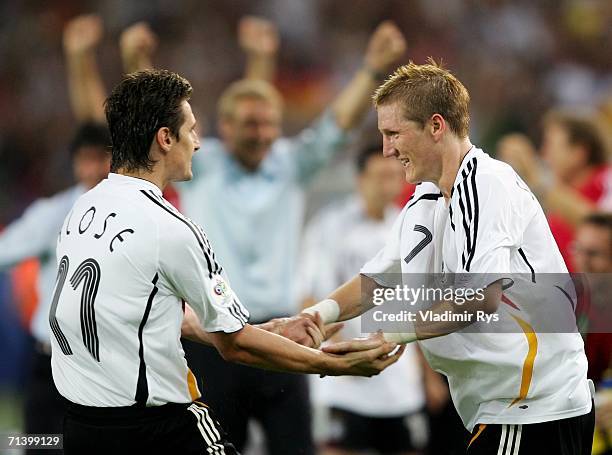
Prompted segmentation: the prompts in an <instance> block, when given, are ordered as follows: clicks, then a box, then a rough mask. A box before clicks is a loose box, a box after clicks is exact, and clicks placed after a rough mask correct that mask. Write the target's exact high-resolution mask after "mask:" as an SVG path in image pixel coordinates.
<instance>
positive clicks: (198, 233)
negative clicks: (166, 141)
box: [140, 190, 223, 278]
mask: <svg viewBox="0 0 612 455" xmlns="http://www.w3.org/2000/svg"><path fill="white" fill-rule="evenodd" d="M140 192H141V193H142V194H144V195H145V196H146V197H147V199H149V200H150V201H151V202H153V203H154V204H155V205H157V206H158V207H160V208H161V209H162V210H164V211H165V212H167V213H169V214H170V215H172V216H173V217H174V218H176V219H177V220H179V221H181V222H182V223H183V224H185V225H186V226H187V227H188V228H189V230H190V231H191V232H193V235H195V237H196V239H197V241H198V245H199V246H200V248H201V249H202V253H203V254H204V257H205V259H206V265H207V267H208V277H209V278H212V277H213V275H218V274H221V272H222V271H223V268H222V267H221V266H220V265H219V263H218V262H217V260H216V257H215V253H214V252H213V251H212V248H211V246H210V242H209V241H208V238H207V237H206V235H205V234H204V231H203V230H202V228H201V227H200V226H198V225H197V224H196V223H194V222H193V221H191V220H190V219H189V218H187V217H186V216H184V215H183V214H182V213H181V212H179V211H178V210H176V208H174V207H173V206H172V205H171V204H169V203H168V202H167V201H166V200H165V199H164V198H162V197H159V196H158V195H157V194H155V192H154V191H153V190H151V191H145V190H140Z"/></svg>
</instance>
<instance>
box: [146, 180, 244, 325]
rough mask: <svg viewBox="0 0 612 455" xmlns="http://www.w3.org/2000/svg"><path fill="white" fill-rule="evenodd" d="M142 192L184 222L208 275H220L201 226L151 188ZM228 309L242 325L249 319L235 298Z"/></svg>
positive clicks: (218, 265)
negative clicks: (195, 243) (195, 241)
mask: <svg viewBox="0 0 612 455" xmlns="http://www.w3.org/2000/svg"><path fill="white" fill-rule="evenodd" d="M140 192H141V193H142V194H144V195H145V196H146V197H147V199H149V200H150V201H151V202H153V203H154V204H155V205H157V206H158V207H160V208H161V209H163V210H164V211H166V212H167V213H169V214H170V215H172V216H173V217H175V218H176V219H177V220H179V221H181V222H182V223H184V224H185V225H186V226H187V227H188V228H189V229H190V230H191V232H193V234H194V235H195V237H196V239H197V241H198V245H199V246H200V248H201V249H202V253H204V258H205V259H206V265H207V267H208V277H209V278H210V279H212V277H213V276H214V275H221V273H223V267H221V265H220V264H219V263H218V262H217V258H216V256H215V253H214V251H213V250H212V246H211V245H210V241H209V240H208V237H206V234H205V233H204V230H203V229H202V227H201V226H199V225H198V224H196V223H194V222H193V221H192V220H190V219H189V218H187V217H186V216H184V215H183V214H182V213H181V212H179V211H178V210H177V209H176V208H175V207H174V206H173V205H172V204H170V203H168V201H166V200H165V199H164V198H163V197H161V196H159V195H158V194H156V193H155V192H154V191H153V190H150V191H145V190H140ZM229 311H230V313H231V314H232V316H234V317H235V318H236V319H237V320H238V321H240V323H241V324H242V325H244V324H246V323H247V322H248V320H249V314H248V313H247V312H246V310H245V309H244V308H243V307H242V305H240V304H239V303H238V302H237V301H236V299H233V300H232V303H231V304H230V306H229Z"/></svg>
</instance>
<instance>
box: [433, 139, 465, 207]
mask: <svg viewBox="0 0 612 455" xmlns="http://www.w3.org/2000/svg"><path fill="white" fill-rule="evenodd" d="M472 147H473V146H472V143H471V142H470V138H468V137H466V138H463V139H457V140H456V141H452V143H451V144H449V147H448V149H447V150H446V151H445V152H444V154H443V155H442V173H441V175H440V180H438V188H440V191H441V192H442V194H443V195H444V198H445V199H446V200H447V201H448V200H450V197H451V191H452V189H453V185H454V184H455V180H456V178H457V174H458V173H459V168H460V167H461V163H462V161H463V158H465V156H466V155H467V154H468V152H469V151H470V150H471V148H472Z"/></svg>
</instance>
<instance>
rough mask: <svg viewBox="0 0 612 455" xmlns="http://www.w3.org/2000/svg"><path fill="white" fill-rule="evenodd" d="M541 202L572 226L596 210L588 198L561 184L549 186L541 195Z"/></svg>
mask: <svg viewBox="0 0 612 455" xmlns="http://www.w3.org/2000/svg"><path fill="white" fill-rule="evenodd" d="M541 202H542V204H543V205H544V206H545V207H546V209H547V210H548V211H552V212H555V213H558V214H559V215H561V216H562V217H563V218H564V219H565V220H566V221H568V222H569V223H571V224H573V225H574V226H577V225H578V224H580V222H581V221H582V220H583V219H584V218H585V217H586V216H588V215H589V214H591V213H592V212H593V211H594V210H596V207H595V205H594V204H592V203H591V202H590V201H589V200H588V199H585V198H584V197H582V196H581V195H580V194H578V193H577V192H576V191H574V190H572V189H571V188H568V187H567V186H565V185H562V184H554V185H553V186H551V187H550V188H549V189H548V190H547V191H546V192H544V193H543V194H542V195H541Z"/></svg>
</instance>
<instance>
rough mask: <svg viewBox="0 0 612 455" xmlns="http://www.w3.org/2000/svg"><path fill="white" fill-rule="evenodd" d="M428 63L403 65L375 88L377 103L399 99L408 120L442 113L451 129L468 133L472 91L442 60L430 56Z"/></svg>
mask: <svg viewBox="0 0 612 455" xmlns="http://www.w3.org/2000/svg"><path fill="white" fill-rule="evenodd" d="M427 62H428V63H427V64H425V65H416V64H414V63H413V62H409V63H408V64H407V65H404V66H400V67H399V68H398V69H397V70H395V72H394V73H393V74H392V75H391V76H390V77H389V78H388V79H387V80H386V81H385V82H384V83H383V84H382V85H381V86H380V87H378V89H376V92H375V93H374V96H373V102H374V107H375V108H378V107H379V106H382V105H388V104H391V103H395V102H400V103H401V105H402V106H403V111H404V116H405V118H406V119H407V120H412V121H416V122H419V123H420V124H421V125H422V126H424V125H425V123H426V122H427V120H429V119H430V118H431V116H432V115H434V114H440V115H441V116H442V117H444V120H446V122H447V123H448V125H449V127H450V129H451V131H452V132H453V133H455V134H456V135H457V136H459V137H460V138H464V137H467V135H468V129H469V124H470V113H469V110H468V105H469V102H470V95H469V93H468V91H467V89H466V88H465V87H464V86H463V84H462V83H461V82H459V80H458V79H457V78H456V77H455V76H453V75H452V74H451V73H450V71H448V70H446V69H445V68H444V67H443V66H442V63H436V62H435V61H434V60H433V59H432V58H431V57H430V58H429V59H428V60H427Z"/></svg>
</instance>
